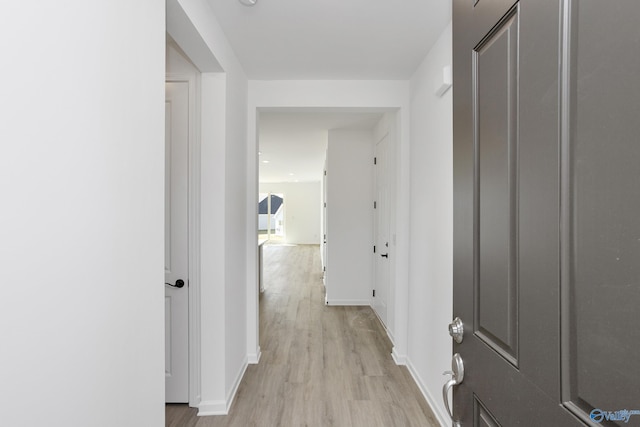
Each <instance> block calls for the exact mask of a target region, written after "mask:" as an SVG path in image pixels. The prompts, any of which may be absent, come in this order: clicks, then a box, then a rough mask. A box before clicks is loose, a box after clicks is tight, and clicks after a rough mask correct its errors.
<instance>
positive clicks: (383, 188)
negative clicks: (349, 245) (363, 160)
mask: <svg viewBox="0 0 640 427" xmlns="http://www.w3.org/2000/svg"><path fill="white" fill-rule="evenodd" d="M388 139H389V136H388V134H387V135H385V136H384V137H383V138H382V139H381V140H380V141H379V142H378V143H377V144H376V150H375V160H374V162H375V182H376V184H375V185H376V189H375V198H376V200H375V202H374V207H375V210H374V211H375V221H374V227H375V250H374V254H373V255H374V262H373V265H374V269H375V282H374V283H375V288H374V291H373V297H372V298H373V304H372V305H373V308H374V310H375V311H376V313H377V314H378V317H379V318H380V320H381V321H382V323H384V324H385V326H386V325H387V305H388V300H389V257H390V256H391V255H390V254H389V197H388V181H389V179H388V172H387V170H388V168H387V163H388V161H387V151H388V145H389V143H388Z"/></svg>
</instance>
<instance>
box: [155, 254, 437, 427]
mask: <svg viewBox="0 0 640 427" xmlns="http://www.w3.org/2000/svg"><path fill="white" fill-rule="evenodd" d="M264 257H265V258H264V259H265V263H264V280H265V292H264V293H263V294H262V296H261V298H260V347H261V349H262V358H261V359H260V363H259V364H258V365H249V367H248V368H247V371H246V373H245V375H244V378H243V380H242V383H241V384H240V387H239V389H238V394H237V396H236V398H235V401H234V403H233V405H232V407H231V410H230V412H229V415H226V416H213V417H199V418H197V419H196V420H195V424H193V423H194V421H193V420H192V419H191V417H190V415H189V414H192V412H189V410H188V409H185V413H187V415H184V414H183V415H182V417H184V418H183V419H184V420H185V421H184V422H185V424H183V425H180V424H175V420H177V419H179V418H180V416H179V415H177V414H176V413H175V412H173V413H172V419H171V422H174V424H169V422H170V420H169V416H167V426H170V425H171V426H180V427H182V426H184V427H192V426H194V425H195V426H196V427H248V426H256V427H272V426H274V427H275V426H282V427H288V426H296V427H297V426H314V427H315V426H344V427H349V426H353V427H360V426H363V427H365V426H366V427H373V426H381V427H393V426H398V427H400V426H416V427H417V426H420V427H422V426H426V427H429V426H439V424H438V423H437V421H436V419H435V417H434V415H433V413H432V412H431V409H430V408H429V406H428V405H427V403H426V401H425V400H424V398H423V397H422V394H421V393H420V391H419V390H418V388H417V387H416V385H415V383H414V382H413V379H412V378H411V376H410V374H409V372H408V371H407V369H406V368H405V367H400V366H397V365H396V364H395V363H394V362H393V360H392V358H391V343H390V342H389V340H388V338H387V336H386V333H385V332H384V330H383V327H382V325H381V324H380V322H379V320H378V318H377V317H376V316H375V314H374V312H373V311H372V309H371V308H370V307H328V306H326V305H325V304H324V286H323V284H322V273H321V266H320V249H319V247H318V246H316V245H300V246H284V245H267V246H265V247H264ZM168 408H169V407H168ZM171 409H175V408H171ZM167 411H168V413H169V409H168V410H167ZM191 411H193V410H191Z"/></svg>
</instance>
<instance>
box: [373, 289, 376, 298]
mask: <svg viewBox="0 0 640 427" xmlns="http://www.w3.org/2000/svg"><path fill="white" fill-rule="evenodd" d="M373 297H374V298H375V297H376V290H375V289H374V290H373Z"/></svg>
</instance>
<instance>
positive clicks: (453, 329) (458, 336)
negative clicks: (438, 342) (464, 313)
mask: <svg viewBox="0 0 640 427" xmlns="http://www.w3.org/2000/svg"><path fill="white" fill-rule="evenodd" d="M449 335H451V338H453V339H454V340H455V342H457V343H458V344H460V343H461V342H462V338H463V335H464V326H463V325H462V320H460V318H459V317H456V318H455V319H453V322H451V323H449Z"/></svg>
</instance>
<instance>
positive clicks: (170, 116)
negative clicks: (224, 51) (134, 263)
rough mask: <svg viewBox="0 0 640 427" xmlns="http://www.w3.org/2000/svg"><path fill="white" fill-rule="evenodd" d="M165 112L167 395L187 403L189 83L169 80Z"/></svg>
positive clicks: (172, 400) (169, 398) (171, 400)
mask: <svg viewBox="0 0 640 427" xmlns="http://www.w3.org/2000/svg"><path fill="white" fill-rule="evenodd" d="M165 115H166V120H165V150H166V151H165V153H166V154H165V285H164V288H165V379H166V381H165V399H166V401H167V402H172V403H187V402H188V401H189V287H188V283H189V282H188V277H187V276H188V271H189V260H188V165H189V160H188V152H189V83H188V82H186V81H184V82H167V83H166V103H165ZM180 281H182V282H180ZM181 285H182V286H181Z"/></svg>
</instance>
